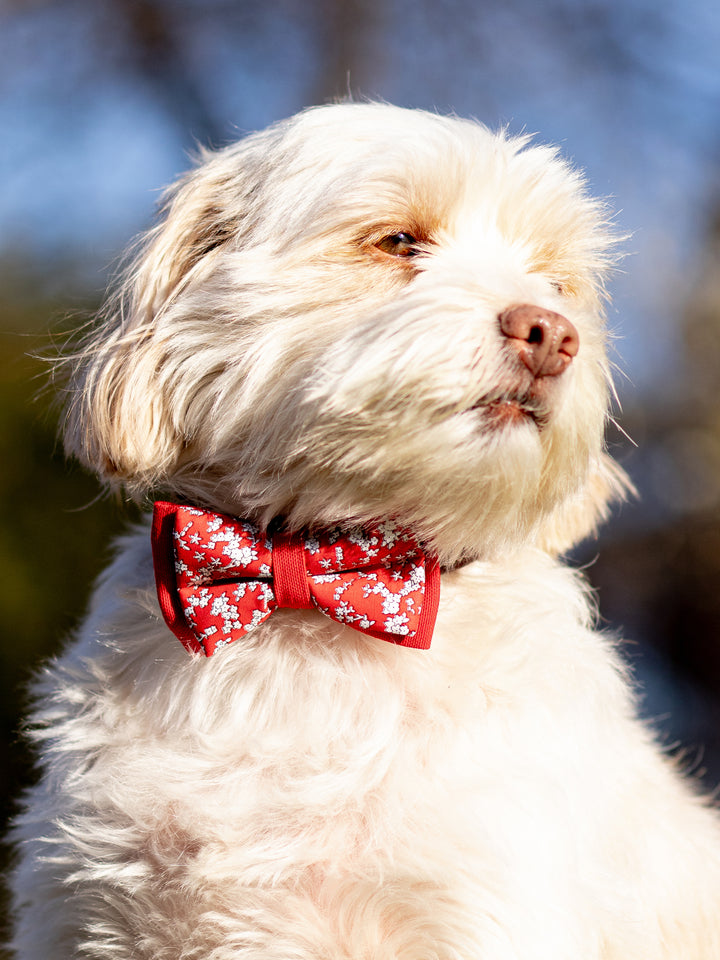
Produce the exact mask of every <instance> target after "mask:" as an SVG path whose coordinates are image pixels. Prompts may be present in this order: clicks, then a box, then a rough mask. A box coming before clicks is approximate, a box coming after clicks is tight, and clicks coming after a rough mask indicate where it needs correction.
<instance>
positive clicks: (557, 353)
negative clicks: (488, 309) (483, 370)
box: [499, 303, 580, 377]
mask: <svg viewBox="0 0 720 960" xmlns="http://www.w3.org/2000/svg"><path fill="white" fill-rule="evenodd" d="M499 320H500V329H501V330H502V332H503V333H504V335H505V336H506V337H507V338H508V340H509V341H510V343H511V344H512V346H513V348H514V349H515V351H516V352H517V355H518V357H519V358H520V360H522V362H523V363H524V364H525V366H526V367H527V368H528V370H529V371H530V372H531V373H532V375H533V376H534V377H557V376H558V374H561V373H562V372H563V370H565V369H566V368H567V367H568V366H569V365H570V363H571V361H572V358H573V357H574V356H575V355H576V354H577V352H578V349H579V347H580V337H579V336H578V332H577V330H576V329H575V327H574V326H573V325H572V323H570V321H569V320H566V319H565V317H563V316H561V315H560V314H559V313H553V312H552V310H544V309H543V308H542V307H534V306H533V305H532V304H530V303H521V304H520V305H519V306H517V307H510V309H509V310H506V311H505V312H504V313H501V314H500V317H499Z"/></svg>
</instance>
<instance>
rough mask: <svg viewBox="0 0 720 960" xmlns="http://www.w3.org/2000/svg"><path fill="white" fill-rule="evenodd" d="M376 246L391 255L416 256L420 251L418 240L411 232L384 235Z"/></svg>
mask: <svg viewBox="0 0 720 960" xmlns="http://www.w3.org/2000/svg"><path fill="white" fill-rule="evenodd" d="M375 246H376V247H377V248H378V250H382V252H383V253H388V254H390V256H391V257H414V256H415V255H416V254H418V253H419V252H420V251H419V249H418V241H417V240H416V239H415V237H413V235H412V234H410V233H393V234H391V235H390V236H389V237H383V239H382V240H380V241H379V243H376V244H375Z"/></svg>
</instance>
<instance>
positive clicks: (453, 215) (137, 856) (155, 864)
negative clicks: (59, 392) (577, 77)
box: [13, 104, 720, 960]
mask: <svg viewBox="0 0 720 960" xmlns="http://www.w3.org/2000/svg"><path fill="white" fill-rule="evenodd" d="M400 233H405V234H409V235H411V236H412V237H413V238H415V240H416V241H417V243H416V244H415V246H414V248H413V250H412V252H413V253H414V254H415V255H414V256H411V257H400V256H394V255H393V254H392V252H389V248H388V245H387V243H386V242H385V241H384V238H387V237H391V236H394V235H398V234H400ZM612 250H613V237H612V231H611V230H610V229H609V227H608V224H607V220H606V212H605V211H604V209H603V207H602V206H601V205H599V204H598V203H597V202H595V201H593V200H592V199H590V198H589V197H588V196H587V194H586V192H585V189H584V186H583V184H582V181H581V180H580V178H579V177H578V176H577V175H576V174H575V173H573V172H572V171H571V170H570V168H569V167H568V165H567V164H566V163H564V162H563V161H562V160H561V159H560V158H559V157H558V155H557V153H556V151H554V150H552V149H549V148H547V147H539V146H534V145H532V144H530V143H529V142H528V141H527V139H525V138H520V139H518V138H511V137H509V136H507V135H505V134H503V133H501V134H492V133H490V132H488V131H487V130H486V129H484V128H483V127H481V126H479V125H477V124H475V123H471V122H467V121H463V120H458V119H449V118H443V117H438V116H433V115H430V114H427V113H423V112H420V111H404V110H399V109H396V108H393V107H390V106H384V105H372V104H364V105H352V104H350V105H339V106H330V107H322V108H317V109H315V110H310V111H307V112H305V113H303V114H300V115H299V116H298V117H296V118H293V119H292V120H290V121H288V122H286V123H283V124H280V125H278V126H276V127H273V128H271V129H270V130H268V131H266V132H264V133H261V134H258V135H256V136H253V137H249V138H248V139H246V140H245V141H243V142H241V143H239V144H237V145H236V146H232V147H229V148H227V149H225V150H221V151H219V152H217V153H214V154H207V155H204V156H203V157H202V162H201V163H200V164H199V165H198V166H197V168H196V169H195V170H194V171H193V172H192V173H190V174H189V175H188V176H187V177H186V178H185V179H184V180H183V181H181V182H180V183H179V184H178V185H177V186H176V187H175V188H174V189H173V191H172V192H171V193H170V195H169V197H168V200H167V205H166V211H165V216H164V218H163V220H162V222H161V223H160V224H159V226H157V227H156V228H155V229H154V230H153V231H151V232H150V234H149V235H148V237H147V238H146V239H145V240H144V241H143V242H142V245H141V247H140V250H139V253H138V255H137V258H136V260H135V262H134V265H133V266H132V267H130V268H129V270H128V272H127V276H126V280H125V283H124V286H123V288H122V289H121V291H120V292H119V294H118V295H117V297H116V298H115V299H114V300H113V301H112V302H111V303H110V304H109V306H108V308H107V311H106V313H105V315H104V317H103V318H102V322H101V323H100V324H99V325H98V329H97V331H96V332H94V333H93V334H92V335H91V336H90V337H88V338H87V339H86V341H85V342H84V343H83V344H82V345H81V347H80V348H79V349H78V352H77V357H76V359H77V363H76V364H75V367H74V373H73V377H72V382H71V386H70V391H71V394H70V401H69V406H68V414H67V427H66V439H67V446H68V449H69V451H70V452H71V453H73V454H75V455H77V456H78V457H80V459H81V460H83V461H84V462H85V463H86V464H88V465H89V466H91V467H92V468H93V469H95V470H96V471H97V472H98V473H99V474H100V475H101V476H102V477H103V478H105V479H106V480H107V481H108V482H109V483H111V484H115V485H120V486H122V487H124V488H125V489H126V490H127V491H129V492H130V493H131V494H132V495H134V496H136V497H138V498H143V497H145V496H147V495H148V494H149V493H153V494H162V495H164V496H169V497H171V498H173V497H176V498H186V499H188V500H189V501H190V502H192V503H196V504H200V505H204V506H207V507H210V508H213V509H220V510H225V511H229V512H232V513H235V514H237V515H240V516H242V517H245V518H249V519H253V520H255V521H256V522H259V523H260V524H261V525H265V524H267V523H269V522H270V521H271V520H278V519H279V518H282V519H284V520H285V522H286V523H287V524H288V525H289V526H290V527H292V528H299V527H302V526H306V525H310V526H315V527H317V526H322V525H325V524H337V523H350V522H352V523H357V522H360V523H367V522H370V521H372V520H376V519H378V518H382V517H390V516H391V517H394V518H396V519H398V520H399V521H400V522H401V523H403V524H405V525H408V526H410V527H412V529H413V530H414V531H415V532H416V533H417V535H418V536H419V537H421V538H422V539H423V540H425V541H426V542H427V543H428V544H429V546H430V547H431V548H433V549H434V550H436V551H437V552H438V553H439V555H440V557H441V560H442V563H443V564H444V566H445V568H446V570H447V572H445V573H444V574H443V578H442V588H441V599H440V610H439V615H438V621H437V627H436V630H435V635H434V638H433V643H432V647H431V649H430V650H429V651H419V650H413V649H407V648H400V647H396V646H394V645H392V644H390V643H386V642H384V641H380V640H375V639H372V638H370V637H367V636H365V635H363V634H360V633H357V632H354V631H353V630H351V629H349V628H346V627H341V626H338V625H337V624H334V623H332V622H331V621H329V620H327V619H324V618H323V617H322V616H321V615H320V614H319V613H315V612H311V611H287V610H281V611H278V612H277V613H275V614H273V615H272V616H271V618H270V619H269V621H268V622H267V623H266V624H264V625H263V626H261V627H259V628H257V629H256V630H255V631H254V632H252V633H251V634H248V635H247V636H246V637H245V638H243V639H241V640H239V641H236V642H235V643H233V644H231V645H230V646H228V647H226V648H224V649H222V650H220V651H218V653H217V654H216V655H215V656H213V657H211V658H209V659H205V658H200V657H198V658H193V657H190V656H189V655H188V654H187V653H186V651H185V650H184V649H183V647H182V646H181V645H180V644H179V643H178V641H177V640H176V639H175V638H174V637H173V636H172V634H171V633H170V632H169V630H168V629H167V627H166V626H165V625H164V623H163V621H162V619H161V617H160V615H159V610H158V606H157V601H156V597H155V589H154V585H153V577H152V565H151V559H150V546H149V538H148V531H147V529H146V528H145V527H143V528H141V529H137V530H135V531H134V532H133V533H131V534H130V535H128V536H127V537H126V538H125V539H124V540H123V541H122V542H121V543H120V544H119V549H118V552H117V556H116V559H115V561H114V562H113V564H112V565H111V566H110V567H109V569H108V570H107V571H106V572H105V573H104V574H102V575H101V577H100V580H99V582H98V586H97V589H96V592H95V594H94V597H93V600H92V603H91V608H90V610H89V613H88V615H87V618H86V620H85V622H84V623H83V625H82V626H81V627H80V629H79V631H78V636H77V638H76V640H75V642H74V643H73V644H72V645H71V646H70V647H69V648H68V650H67V651H66V653H65V654H64V655H63V656H62V657H60V658H59V660H58V661H57V662H56V663H55V664H53V665H52V666H50V667H49V668H48V669H47V671H46V672H45V673H44V675H43V677H42V678H41V680H40V681H39V683H38V685H37V695H38V700H37V709H36V712H35V718H34V727H33V729H34V734H33V735H34V737H35V739H36V741H37V744H38V746H39V750H40V755H41V764H42V770H43V776H42V779H41V780H40V782H39V784H38V786H37V787H35V788H34V789H33V790H32V791H30V793H29V795H28V797H27V801H26V804H25V808H24V813H23V814H22V815H21V817H20V818H19V820H18V823H17V825H16V831H15V832H16V838H17V840H18V842H19V843H20V851H21V853H20V858H19V863H18V867H17V869H16V871H15V874H14V879H13V890H14V898H15V909H16V916H17V923H16V931H15V935H14V949H15V951H16V956H17V957H18V960H48V957H51V958H52V960H70V958H93V960H240V958H248V960H250V958H252V960H717V958H718V957H720V829H719V826H718V820H717V817H716V815H715V813H714V812H713V811H711V810H710V808H709V806H708V805H707V804H706V803H705V802H704V801H703V800H701V799H700V798H698V797H696V796H695V795H694V793H693V790H692V787H690V786H688V785H687V784H686V783H684V782H683V781H682V779H681V778H680V777H679V776H678V775H677V773H676V772H675V771H674V770H673V769H672V765H671V764H670V763H669V762H668V761H667V759H666V758H665V757H663V755H662V753H661V751H660V750H659V749H658V748H657V746H656V745H655V744H654V743H653V738H652V736H651V735H650V734H649V733H648V732H647V731H646V729H645V728H644V727H643V726H642V724H641V723H640V722H639V721H638V720H637V719H636V716H635V706H634V703H633V697H632V694H631V692H630V687H629V685H628V682H627V678H626V676H625V668H624V666H623V664H622V662H621V660H620V659H619V658H618V655H617V653H616V650H615V647H614V644H613V642H612V640H611V639H610V638H608V637H607V636H604V635H603V634H602V633H600V632H598V631H597V630H596V629H595V626H594V617H593V606H592V601H591V599H590V598H589V597H588V594H587V590H586V587H585V585H584V583H583V581H582V579H581V578H580V577H579V576H578V575H577V574H576V573H574V572H573V571H571V570H569V569H568V568H567V567H566V566H564V565H563V564H562V563H561V562H560V561H558V560H557V559H556V558H555V553H556V552H558V551H560V550H563V549H565V548H567V547H568V546H569V545H571V544H572V543H573V542H575V541H576V540H577V539H579V538H581V537H582V536H584V535H586V534H587V533H588V532H590V531H591V530H592V529H593V527H594V525H595V523H596V522H597V521H598V520H599V519H601V518H602V516H603V515H604V513H605V510H606V506H607V503H608V502H609V501H610V500H611V499H612V498H613V497H615V496H618V495H620V493H621V492H622V489H623V486H624V484H625V481H624V479H623V476H622V473H621V472H620V471H619V470H618V469H617V468H616V467H614V466H613V464H612V461H610V459H609V458H608V457H607V455H606V453H605V452H604V449H603V430H604V425H605V421H606V417H607V406H608V396H609V394H610V391H611V386H610V377H609V371H608V364H607V360H606V356H605V341H606V332H605V326H604V322H603V316H602V310H601V302H602V298H603V279H604V276H605V274H606V271H607V268H608V266H609V265H610V264H611V262H612V256H613V254H612ZM520 303H531V304H537V305H539V306H540V307H542V308H544V309H547V310H552V311H555V312H557V313H560V314H563V315H564V316H565V317H567V318H568V319H569V320H570V321H571V322H572V324H574V326H575V328H576V329H577V331H578V334H579V341H580V349H579V352H578V354H577V356H576V357H575V359H574V360H573V361H572V363H571V364H570V365H569V367H568V369H567V370H566V371H565V372H564V373H562V374H561V375H559V376H557V377H553V378H552V382H548V384H546V385H545V387H544V390H545V392H544V393H543V399H542V404H543V416H542V418H540V422H539V423H536V422H534V421H533V420H532V419H531V418H530V417H528V416H524V415H518V416H508V417H506V418H503V417H500V418H498V411H497V406H496V407H493V405H492V403H491V402H490V401H492V400H493V399H497V398H502V397H508V396H510V395H512V392H513V390H516V385H517V383H518V379H519V378H521V377H522V376H526V374H527V371H525V372H523V370H522V368H521V365H520V366H519V365H518V361H517V357H516V356H515V355H514V354H513V352H512V350H511V349H509V345H508V343H507V340H506V338H504V337H503V336H502V334H501V332H500V327H499V322H498V317H499V315H500V314H501V313H502V312H503V311H505V310H507V309H508V308H509V307H510V306H512V305H514V304H520ZM467 561H472V562H467ZM68 562H72V559H71V558H68Z"/></svg>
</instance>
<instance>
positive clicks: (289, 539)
mask: <svg viewBox="0 0 720 960" xmlns="http://www.w3.org/2000/svg"><path fill="white" fill-rule="evenodd" d="M272 568H273V590H274V592H275V601H276V603H277V605H278V607H292V608H294V609H295V610H311V609H313V608H314V604H313V602H312V598H311V596H310V586H309V584H308V573H307V567H306V565H305V547H304V546H303V540H302V537H301V536H298V535H297V534H290V533H276V534H275V535H274V536H273V538H272Z"/></svg>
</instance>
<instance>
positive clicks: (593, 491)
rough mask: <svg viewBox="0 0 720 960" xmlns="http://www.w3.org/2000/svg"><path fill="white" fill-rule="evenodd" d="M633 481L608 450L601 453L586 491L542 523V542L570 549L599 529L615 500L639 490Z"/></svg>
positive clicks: (553, 548) (545, 545) (552, 549)
mask: <svg viewBox="0 0 720 960" xmlns="http://www.w3.org/2000/svg"><path fill="white" fill-rule="evenodd" d="M635 492H636V491H635V488H634V486H633V484H632V481H631V480H630V478H629V477H628V475H627V474H626V473H625V471H624V470H623V469H622V467H620V466H619V465H618V464H617V463H616V462H615V461H614V460H613V459H612V457H610V456H609V455H608V454H607V453H601V454H600V458H599V459H598V460H597V461H596V463H595V464H594V465H593V467H592V468H591V470H590V473H589V476H588V480H587V483H586V484H585V486H584V487H583V489H582V491H580V492H579V493H577V494H576V495H575V496H573V497H571V498H570V499H568V500H566V501H564V502H563V503H562V504H560V506H559V507H557V508H556V509H555V510H554V511H553V512H552V513H551V514H550V516H549V517H548V518H547V519H546V520H545V521H544V522H543V523H542V525H541V527H540V532H539V536H538V545H539V546H540V547H541V548H542V549H543V550H546V551H547V552H548V553H551V554H553V555H558V554H562V553H566V552H567V551H568V550H570V548H571V547H573V546H575V544H577V543H579V542H580V541H581V540H584V539H585V537H588V536H591V535H592V534H594V533H595V532H596V531H597V528H598V526H599V525H600V523H602V521H603V520H606V519H607V516H608V513H609V511H610V507H611V506H612V504H613V503H618V502H620V501H622V500H625V499H626V498H627V497H628V496H631V495H633V494H635Z"/></svg>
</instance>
